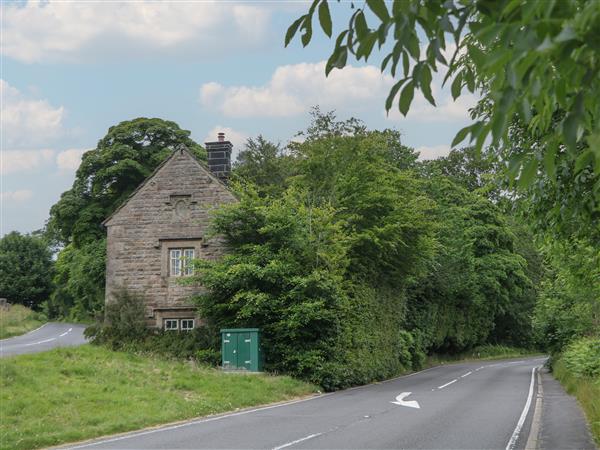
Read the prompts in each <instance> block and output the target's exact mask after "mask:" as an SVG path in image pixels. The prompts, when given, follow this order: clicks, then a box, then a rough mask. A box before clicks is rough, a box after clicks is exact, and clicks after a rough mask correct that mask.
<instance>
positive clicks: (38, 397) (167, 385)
mask: <svg viewBox="0 0 600 450" xmlns="http://www.w3.org/2000/svg"><path fill="white" fill-rule="evenodd" d="M316 391H317V388H316V387H315V386H313V385H310V384H308V383H304V382H301V381H297V380H294V379H293V378H290V377H287V376H271V375H265V374H252V375H250V374H248V375H244V374H227V373H223V372H220V371H218V370H216V369H211V368H206V367H201V366H197V365H195V364H192V363H189V362H177V361H170V360H166V359H161V358H158V357H146V356H139V355H133V354H130V353H122V352H113V351H110V350H107V349H105V348H103V347H99V346H93V345H84V346H81V347H77V348H62V349H56V350H52V351H49V352H45V353H38V354H34V355H21V356H15V357H9V358H3V359H1V360H0V402H1V405H2V407H1V408H0V448H2V449H33V448H39V447H47V446H52V445H58V444H62V443H67V442H74V441H80V440H83V439H89V438H94V437H99V436H103V435H107V434H114V433H120V432H125V431H131V430H137V429H140V428H144V427H148V426H152V425H158V424H164V423H169V422H175V421H179V420H184V419H191V418H194V417H198V416H206V415H210V414H216V413H222V412H226V411H233V410H236V409H238V408H246V407H250V406H257V405H262V404H266V403H272V402H277V401H283V400H289V399H292V398H295V397H300V396H305V395H308V394H311V393H314V392H316Z"/></svg>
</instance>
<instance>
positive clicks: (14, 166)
mask: <svg viewBox="0 0 600 450" xmlns="http://www.w3.org/2000/svg"><path fill="white" fill-rule="evenodd" d="M53 157H54V151H53V150H48V149H44V150H2V154H1V155H0V162H1V163H2V164H1V165H0V174H2V175H7V174H10V173H21V172H30V171H34V170H36V169H39V168H40V167H41V166H43V165H44V164H47V163H48V162H50V161H52V159H53Z"/></svg>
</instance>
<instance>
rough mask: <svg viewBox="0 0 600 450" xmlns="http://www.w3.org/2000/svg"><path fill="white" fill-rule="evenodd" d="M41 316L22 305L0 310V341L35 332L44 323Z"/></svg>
mask: <svg viewBox="0 0 600 450" xmlns="http://www.w3.org/2000/svg"><path fill="white" fill-rule="evenodd" d="M45 321H46V320H45V318H44V317H43V315H42V314H40V313H36V312H35V311H32V310H31V309H29V308H26V307H25V306H23V305H11V307H10V309H8V310H4V309H0V339H5V338H8V337H11V336H17V335H19V334H24V333H27V332H28V331H31V330H35V329H36V328H38V327H39V326H40V325H42V324H43V323H44V322H45Z"/></svg>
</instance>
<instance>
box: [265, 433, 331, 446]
mask: <svg viewBox="0 0 600 450" xmlns="http://www.w3.org/2000/svg"><path fill="white" fill-rule="evenodd" d="M322 434H323V433H315V434H311V435H309V436H306V437H303V438H301V439H296V440H295V441H292V442H288V443H287V444H283V445H280V446H278V447H273V450H281V449H282V448H286V447H290V446H292V445H294V444H299V443H300V442H304V441H308V440H309V439H312V438H315V437H317V436H321V435H322Z"/></svg>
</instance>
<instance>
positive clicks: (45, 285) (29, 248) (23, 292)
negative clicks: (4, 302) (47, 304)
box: [0, 231, 53, 309]
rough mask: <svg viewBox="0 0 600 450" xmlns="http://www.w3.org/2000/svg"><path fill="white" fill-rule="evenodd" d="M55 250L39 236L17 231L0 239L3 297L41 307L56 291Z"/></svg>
mask: <svg viewBox="0 0 600 450" xmlns="http://www.w3.org/2000/svg"><path fill="white" fill-rule="evenodd" d="M52 266H53V263H52V254H51V252H50V250H49V248H48V245H47V243H46V242H45V241H44V240H43V239H42V238H41V237H39V236H33V235H27V234H25V235H22V234H20V233H18V232H17V231H13V232H11V233H9V234H7V235H6V236H4V237H3V238H1V239H0V297H3V298H6V299H8V301H9V302H11V303H19V304H22V305H25V306H27V307H30V308H34V309H39V308H40V305H41V303H42V302H44V301H46V300H47V299H48V297H49V295H50V292H51V291H52V270H53V267H52Z"/></svg>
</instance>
